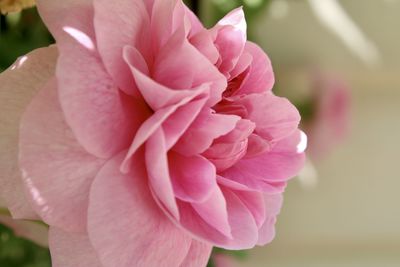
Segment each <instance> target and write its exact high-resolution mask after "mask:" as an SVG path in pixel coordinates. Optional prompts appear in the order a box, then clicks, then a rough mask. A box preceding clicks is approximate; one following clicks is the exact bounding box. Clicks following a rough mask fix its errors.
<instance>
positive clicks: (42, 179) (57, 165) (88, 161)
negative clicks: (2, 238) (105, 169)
mask: <svg viewBox="0 0 400 267" xmlns="http://www.w3.org/2000/svg"><path fill="white" fill-rule="evenodd" d="M55 83H56V82H55V81H54V80H52V81H50V82H49V83H48V84H47V86H46V87H45V88H44V89H42V90H41V91H40V92H39V93H38V94H37V96H36V97H35V98H34V99H33V101H32V102H31V104H30V105H29V106H28V108H27V110H26V111H25V114H24V116H23V118H22V120H21V133H20V166H21V169H22V171H23V178H24V181H25V186H26V188H27V191H28V192H29V195H30V200H31V204H32V206H33V207H34V209H35V211H36V212H37V213H38V214H39V215H40V216H41V218H42V219H43V220H44V221H45V222H46V223H47V224H49V225H52V226H57V227H59V228H62V229H64V230H69V231H84V230H85V228H86V220H87V219H86V217H87V208H88V198H89V188H90V185H91V182H92V181H93V179H94V177H95V175H96V174H97V172H98V171H99V169H100V167H101V166H102V164H103V160H101V159H98V158H95V157H93V156H92V155H90V154H88V153H87V152H86V151H85V150H84V149H83V148H82V147H81V146H80V145H79V144H78V143H77V141H76V139H75V138H74V135H73V134H72V132H71V129H70V128H69V127H68V126H67V125H66V123H65V121H64V117H63V113H62V111H61V108H60V105H59V103H58V96H57V89H56V84H55Z"/></svg>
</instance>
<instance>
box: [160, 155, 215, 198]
mask: <svg viewBox="0 0 400 267" xmlns="http://www.w3.org/2000/svg"><path fill="white" fill-rule="evenodd" d="M168 161H169V170H170V174H171V181H172V184H173V187H174V193H175V196H176V197H178V198H179V199H181V200H184V201H186V202H204V201H205V200H206V199H208V198H209V197H210V195H211V194H212V193H213V191H214V190H215V187H217V182H216V171H215V167H214V165H213V164H212V163H210V162H209V161H208V160H207V159H205V158H203V157H201V156H191V157H186V156H182V155H180V154H179V153H174V152H170V153H169V154H168Z"/></svg>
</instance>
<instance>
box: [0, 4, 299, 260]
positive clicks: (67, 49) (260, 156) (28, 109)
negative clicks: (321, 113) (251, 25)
mask: <svg viewBox="0 0 400 267" xmlns="http://www.w3.org/2000/svg"><path fill="white" fill-rule="evenodd" d="M38 8H39V12H40V14H41V16H42V18H43V19H44V21H45V23H46V25H47V26H48V27H49V29H50V31H51V32H52V34H53V35H54V37H55V39H56V42H57V49H58V57H57V56H56V51H55V50H56V48H55V47H51V48H47V49H42V50H38V51H34V52H32V53H31V54H29V55H27V57H26V60H24V62H21V61H20V63H21V64H19V63H18V62H17V63H16V64H15V65H14V66H13V67H11V68H10V69H9V70H7V71H6V72H4V73H3V74H2V75H1V76H0V81H1V82H0V89H1V91H0V96H1V98H0V104H1V108H2V112H1V113H0V114H1V115H0V119H1V121H3V120H5V121H6V122H7V123H8V124H9V125H8V124H7V127H6V128H5V129H1V134H2V135H4V136H5V137H6V140H10V142H11V143H9V142H7V141H6V142H5V143H3V139H2V143H1V149H0V151H1V157H2V159H4V161H5V162H1V163H0V164H2V165H0V166H1V175H2V176H1V183H2V184H5V185H6V187H4V189H5V190H2V192H1V193H2V195H3V196H4V197H5V198H6V200H7V203H8V206H9V207H10V208H11V211H12V213H13V215H14V216H15V217H17V218H24V217H34V216H35V214H37V216H39V217H40V218H41V219H42V220H43V221H44V222H45V223H47V224H49V225H50V250H51V253H52V259H53V266H54V267H70V266H76V267H87V266H90V267H92V266H93V267H94V266H103V267H132V266H168V267H174V266H177V267H178V266H179V267H187V266H193V267H200V266H205V265H206V263H207V260H208V258H209V256H210V253H211V248H212V246H218V247H222V248H226V249H248V248H252V247H254V246H255V245H264V244H267V243H269V242H271V240H272V239H273V237H274V234H275V231H274V225H275V222H276V216H277V215H278V213H279V211H280V208H281V205H282V193H283V191H284V189H285V186H286V183H287V180H288V179H289V178H291V177H293V176H295V175H296V174H297V173H298V171H299V170H300V169H301V167H302V166H303V163H304V153H303V152H304V149H305V138H304V135H303V134H301V132H300V131H299V130H298V124H299V121H300V116H299V113H298V112H297V110H296V108H295V107H294V106H293V105H292V104H291V103H290V102H289V101H288V100H286V99H284V98H280V97H277V96H275V95H274V94H273V93H272V91H271V89H272V86H273V83H274V75H273V71H272V67H271V63H270V61H269V59H268V57H267V55H266V54H265V53H264V52H263V51H262V50H261V49H260V48H259V47H258V46H257V45H255V44H253V43H250V42H247V41H246V22H245V19H244V14H243V11H242V9H240V8H239V9H236V10H234V11H232V12H231V13H230V14H228V15H227V16H226V17H225V18H223V19H222V20H221V21H220V22H219V23H218V24H217V25H216V26H215V27H214V28H212V29H210V30H207V29H205V28H204V27H203V25H202V24H201V23H200V22H199V20H198V19H197V18H196V17H195V16H194V14H193V13H191V11H189V10H188V9H187V7H186V6H184V4H183V3H182V2H181V1H180V0H142V1H141V0H137V1H132V0H122V1H118V4H117V3H115V2H113V1H108V0H64V1H55V0H39V1H38ZM38 62H39V63H40V64H39V66H38V65H37V63H38ZM55 62H56V64H57V67H56V73H55V74H54V73H53V71H52V70H54V64H55ZM32 79H33V81H31V80H32ZM25 91H28V93H26V94H25V93H24V94H22V93H21V92H25ZM36 92H37V93H36ZM35 93H36V95H35V96H34V97H32V96H33V95H34V94H35ZM13 101H14V102H15V104H14V102H13ZM29 102H30V104H29V105H28V103H29ZM23 111H24V112H23ZM22 113H23V115H22V117H21V114H22ZM18 124H20V128H19V131H18V127H17V126H18ZM7 138H8V139H7ZM17 142H18V143H19V168H20V172H19V171H18V168H17V165H16V160H17V153H18V152H17V149H16V147H17ZM3 148H4V149H3ZM7 151H10V153H7ZM3 164H4V166H3ZM9 166H11V169H10V167H9ZM19 173H21V174H22V181H23V182H21V180H20V179H19V176H20V175H19ZM12 186H13V187H14V188H15V190H12V189H11V187H12ZM23 186H24V187H23ZM24 191H25V193H26V194H25V195H24ZM26 198H27V199H28V200H29V202H27V201H25V199H26Z"/></svg>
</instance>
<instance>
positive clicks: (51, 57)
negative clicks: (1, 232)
mask: <svg viewBox="0 0 400 267" xmlns="http://www.w3.org/2000/svg"><path fill="white" fill-rule="evenodd" d="M56 59H57V48H56V47H55V46H53V47H49V48H40V49H37V50H35V51H33V52H31V53H29V54H27V55H25V56H23V57H21V58H19V59H18V60H17V61H16V62H15V63H14V65H12V66H11V67H10V68H9V69H8V70H6V71H4V72H3V73H1V75H0V105H1V112H0V124H1V129H0V196H1V197H2V198H3V199H4V201H5V203H6V204H7V207H8V208H9V210H10V212H11V213H12V215H13V217H14V218H17V219H22V218H24V219H36V218H37V215H36V214H35V212H34V211H33V209H32V208H31V206H30V204H29V201H27V199H26V197H25V193H24V187H23V184H22V178H21V175H20V171H19V168H18V149H17V148H18V138H19V136H18V135H19V124H20V119H21V116H22V114H23V112H24V110H25V108H26V106H27V105H28V104H29V102H30V101H31V100H32V98H33V97H34V95H35V94H36V93H37V91H39V90H40V89H41V88H42V87H43V86H44V85H45V84H46V83H47V81H48V80H49V79H50V78H51V77H52V76H53V75H54V68H55V62H56Z"/></svg>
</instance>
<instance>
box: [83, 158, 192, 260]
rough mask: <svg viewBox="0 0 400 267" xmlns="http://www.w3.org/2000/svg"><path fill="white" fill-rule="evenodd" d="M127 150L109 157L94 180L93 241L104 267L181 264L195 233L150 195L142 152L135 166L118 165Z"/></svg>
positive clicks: (90, 221) (134, 161)
mask: <svg viewBox="0 0 400 267" xmlns="http://www.w3.org/2000/svg"><path fill="white" fill-rule="evenodd" d="M124 154H125V153H121V154H120V155H118V156H116V157H114V158H113V159H111V160H110V161H108V162H107V164H106V165H105V166H104V167H103V169H102V170H101V171H100V173H99V174H98V175H97V177H96V179H95V181H94V183H93V186H92V190H91V196H90V206H89V216H88V218H89V223H88V230H89V237H90V240H91V242H92V244H93V246H94V247H95V249H96V251H97V253H98V255H99V257H100V259H101V261H102V263H103V264H104V266H118V267H131V266H159V265H160V263H162V264H163V265H165V266H179V264H180V263H181V262H183V260H184V258H185V256H186V255H187V253H188V251H189V247H190V243H191V238H190V237H188V236H187V235H186V234H185V233H184V232H183V231H182V230H181V229H178V228H177V227H176V226H175V225H173V224H172V223H171V222H170V221H169V219H168V218H167V217H166V216H165V215H164V214H163V213H162V212H161V210H160V208H159V207H158V206H157V204H156V203H155V202H154V200H153V199H152V195H151V192H150V191H149V188H148V185H147V180H146V178H145V177H146V176H147V175H146V170H145V165H144V162H143V158H144V155H142V154H140V155H138V154H137V155H135V157H134V160H133V161H132V166H131V170H132V171H131V172H130V173H129V174H122V173H121V172H120V171H119V166H120V164H121V162H122V160H123V158H124ZM116 207H117V208H116ZM116 255H117V257H116Z"/></svg>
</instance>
